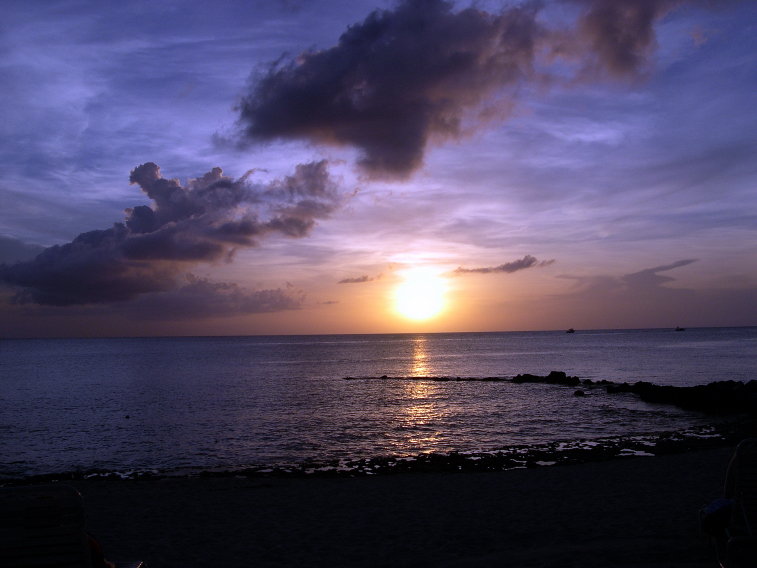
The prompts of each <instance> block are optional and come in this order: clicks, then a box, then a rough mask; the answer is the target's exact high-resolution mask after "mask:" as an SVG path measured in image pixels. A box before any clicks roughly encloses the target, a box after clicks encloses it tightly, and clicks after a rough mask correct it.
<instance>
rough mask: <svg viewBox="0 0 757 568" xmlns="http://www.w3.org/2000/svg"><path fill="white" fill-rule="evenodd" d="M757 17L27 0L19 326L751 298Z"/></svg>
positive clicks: (715, 317)
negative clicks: (424, 289) (414, 298)
mask: <svg viewBox="0 0 757 568" xmlns="http://www.w3.org/2000/svg"><path fill="white" fill-rule="evenodd" d="M756 32H757V3H754V2H748V1H741V2H739V1H729V2H707V1H704V0H703V1H694V0H692V1H684V0H661V1H652V0H612V1H611V0H546V1H545V2H543V3H542V5H541V6H539V5H536V4H533V3H516V2H491V1H485V2H478V3H476V4H475V9H473V8H471V4H470V3H465V2H458V3H456V4H452V3H445V2H442V1H441V0H416V1H407V2H400V3H394V2H383V1H377V2H376V1H374V2H363V1H360V0H358V1H355V0H353V1H350V2H347V1H344V2H342V1H337V0H334V1H331V2H313V1H309V0H300V1H297V0H287V1H282V2H279V3H276V2H263V1H260V2H255V1H244V2H242V1H239V2H234V1H223V0H221V1H219V2H213V3H211V2H182V1H160V0H152V1H150V2H141V1H125V2H121V3H112V4H111V3H102V2H85V1H70V2H66V1H58V2H53V1H50V2H45V1H40V2H34V3H29V2H21V1H14V0H8V1H6V2H4V4H3V21H2V23H0V77H2V84H3V89H2V90H0V103H1V104H0V138H1V143H0V168H2V172H3V174H2V176H0V199H1V200H2V201H1V202H2V204H3V206H2V208H0V263H3V264H0V337H12V336H58V335H66V336H67V335H152V334H201V335H206V334H267V333H353V332H354V333H374V332H377V333H378V332H406V331H428V332H432V331H488V330H503V331H507V330H531V329H565V328H568V327H574V328H577V329H579V328H626V327H675V326H677V325H680V326H731V325H757V104H755V102H757V97H756V96H755V85H757V33H756ZM218 168H221V169H218ZM130 182H131V183H130ZM114 224H115V225H114ZM43 251H44V252H43ZM417 269H422V270H424V271H425V272H424V274H426V275H432V277H433V278H434V279H436V281H438V282H439V283H440V289H443V295H444V299H443V305H444V307H443V309H442V310H441V311H440V312H439V313H437V314H436V315H434V316H433V317H430V318H428V319H419V320H413V319H408V318H407V317H403V315H402V314H400V313H398V312H397V308H396V301H395V292H396V291H397V289H398V287H399V286H400V285H401V284H402V283H403V282H405V281H406V280H407V279H408V275H409V274H411V273H412V271H413V270H417ZM429 282H431V281H429ZM429 286H432V287H433V284H429Z"/></svg>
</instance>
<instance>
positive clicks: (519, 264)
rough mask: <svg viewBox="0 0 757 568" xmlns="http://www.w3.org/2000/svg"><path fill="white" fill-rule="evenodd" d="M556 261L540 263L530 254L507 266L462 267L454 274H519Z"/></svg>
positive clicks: (507, 263) (508, 263) (506, 264)
mask: <svg viewBox="0 0 757 568" xmlns="http://www.w3.org/2000/svg"><path fill="white" fill-rule="evenodd" d="M554 262H555V260H554V259H552V260H542V261H541V262H539V261H538V260H536V258H534V257H533V256H531V255H530V254H527V255H526V256H524V257H523V258H521V259H518V260H514V261H513V262H506V263H505V264H500V265H499V266H488V267H485V268H463V267H462V266H461V267H459V268H457V269H455V270H453V271H452V273H453V274H495V273H498V272H504V273H506V274H512V273H513V272H518V271H519V270H525V269H526V268H531V267H532V266H537V267H544V266H549V265H550V264H554Z"/></svg>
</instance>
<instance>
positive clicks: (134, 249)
mask: <svg viewBox="0 0 757 568" xmlns="http://www.w3.org/2000/svg"><path fill="white" fill-rule="evenodd" d="M253 174H254V171H251V172H248V173H247V174H245V175H244V176H242V177H241V178H239V179H236V180H235V179H233V178H230V177H227V176H224V175H223V171H222V170H221V168H213V169H212V170H211V171H210V172H208V173H207V174H205V175H204V176H202V177H200V178H197V179H190V180H188V181H187V183H186V185H184V186H182V185H181V184H180V183H179V181H178V180H176V179H166V178H164V177H163V176H162V175H161V174H160V168H159V167H158V166H157V165H155V164H154V163H152V162H148V163H146V164H142V165H140V166H138V167H137V168H135V169H134V170H133V171H132V172H131V176H130V178H129V181H130V182H131V183H132V184H137V185H139V187H140V188H141V189H142V191H143V192H144V193H145V194H146V195H147V196H148V197H150V199H152V200H153V205H152V206H147V205H139V206H137V207H134V208H130V209H127V210H126V218H125V220H124V222H123V223H115V224H114V225H113V226H112V227H111V228H110V229H105V230H94V231H89V232H86V233H82V234H80V235H79V236H78V237H76V238H75V239H74V240H73V241H72V242H70V243H67V244H64V245H56V246H52V247H50V248H48V249H45V250H44V251H42V252H41V253H40V254H39V255H37V256H36V257H35V258H34V259H33V260H30V261H26V262H17V263H15V264H10V265H9V264H2V265H0V281H2V282H4V283H6V284H9V285H11V286H14V287H16V288H18V289H19V290H18V291H17V293H16V294H15V296H14V297H13V300H12V301H13V302H15V303H36V304H42V305H53V306H68V305H76V304H98V303H111V302H123V301H129V300H133V299H134V298H137V297H138V296H141V295H143V294H152V293H160V294H166V293H169V292H170V293H173V294H178V296H177V297H179V298H182V297H183V298H186V297H188V295H190V296H193V297H196V298H199V297H201V296H202V297H206V298H208V299H210V301H211V302H212V301H216V300H218V299H219V298H222V299H223V301H224V302H225V303H231V304H234V303H236V304H237V305H238V306H237V307H238V308H239V309H240V310H241V311H243V312H244V311H245V310H246V311H248V312H249V311H271V310H273V309H290V308H291V307H294V306H296V304H297V300H294V299H292V298H291V297H289V296H288V295H285V296H286V297H284V296H282V295H280V294H278V293H277V292H276V291H270V290H269V291H262V292H257V293H253V295H252V296H250V295H246V294H247V293H243V292H242V291H240V290H239V289H237V288H234V285H231V284H212V283H210V282H207V281H205V280H194V281H190V282H189V283H187V282H186V280H185V279H184V278H185V275H186V273H187V270H188V269H190V268H191V267H192V266H195V265H197V264H198V263H203V262H229V261H231V260H232V259H233V256H234V253H235V251H236V250H237V249H238V248H240V247H255V246H258V244H259V243H260V240H261V239H263V238H264V237H266V236H269V235H272V234H278V235H281V236H285V237H291V238H301V237H304V236H306V235H308V233H309V232H310V231H311V229H312V228H313V226H314V225H315V223H316V222H317V220H319V219H326V218H328V217H329V216H330V215H331V214H332V213H333V212H334V211H335V210H336V209H338V208H339V207H341V206H342V205H343V203H344V201H345V199H346V197H345V196H344V195H343V194H341V193H340V192H339V190H338V186H337V184H336V183H335V181H334V180H333V179H332V178H331V177H330V175H329V171H328V166H327V162H326V161H321V162H313V163H309V164H300V165H298V166H297V167H296V168H295V171H294V174H293V175H291V176H286V177H284V178H282V179H277V180H274V181H272V182H270V183H267V184H260V183H253V182H252V181H251V176H252V175H253ZM224 287H226V288H224ZM182 294H183V295H182ZM213 298H215V299H216V300H213ZM218 305H220V304H218Z"/></svg>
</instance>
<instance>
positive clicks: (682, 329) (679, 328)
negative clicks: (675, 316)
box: [676, 327, 686, 331]
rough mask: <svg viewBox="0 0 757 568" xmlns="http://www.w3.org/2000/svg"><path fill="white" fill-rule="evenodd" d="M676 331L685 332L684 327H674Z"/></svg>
mask: <svg viewBox="0 0 757 568" xmlns="http://www.w3.org/2000/svg"><path fill="white" fill-rule="evenodd" d="M676 331H686V328H685V327H676Z"/></svg>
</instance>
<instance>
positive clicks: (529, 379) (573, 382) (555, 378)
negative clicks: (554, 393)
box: [513, 371, 581, 387]
mask: <svg viewBox="0 0 757 568" xmlns="http://www.w3.org/2000/svg"><path fill="white" fill-rule="evenodd" d="M513 382H514V383H517V384H521V383H545V384H548V385H564V386H566V387H576V386H578V385H580V384H581V379H579V378H578V377H569V376H568V375H566V374H565V372H564V371H551V372H550V373H549V375H547V376H546V377H542V376H539V375H531V374H529V373H525V374H523V375H516V376H515V377H513Z"/></svg>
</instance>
